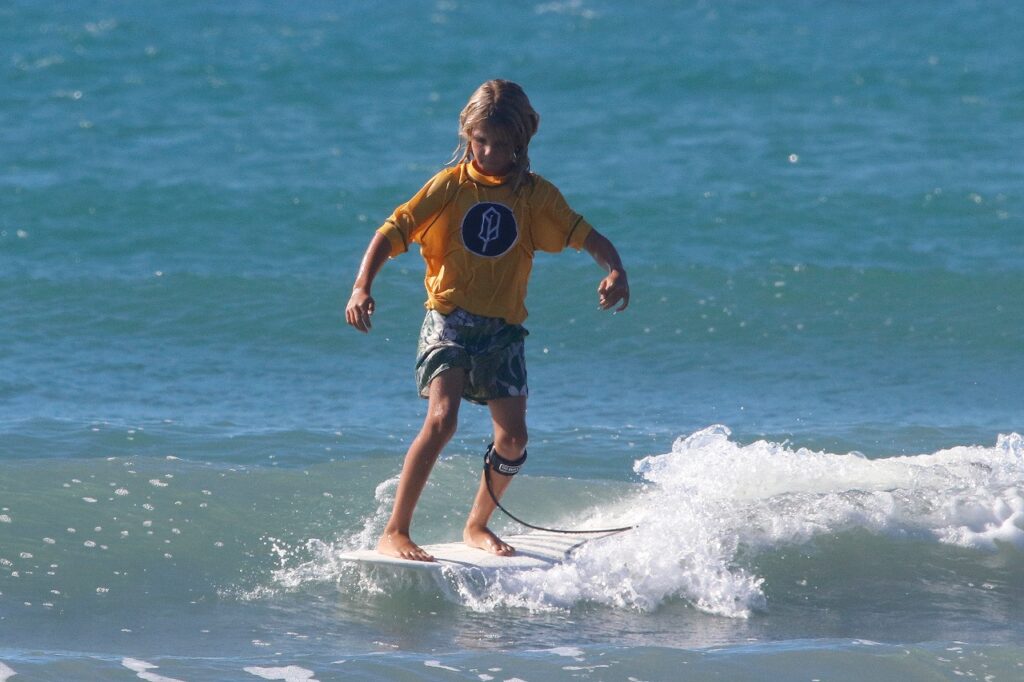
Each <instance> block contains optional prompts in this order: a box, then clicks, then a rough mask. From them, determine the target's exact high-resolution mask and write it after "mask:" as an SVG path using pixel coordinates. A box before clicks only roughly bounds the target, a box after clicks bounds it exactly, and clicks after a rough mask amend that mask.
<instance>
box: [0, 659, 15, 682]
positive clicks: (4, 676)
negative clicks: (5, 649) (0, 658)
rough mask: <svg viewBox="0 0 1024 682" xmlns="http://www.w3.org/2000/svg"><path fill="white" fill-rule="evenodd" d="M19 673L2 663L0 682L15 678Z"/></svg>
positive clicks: (0, 664) (0, 666)
mask: <svg viewBox="0 0 1024 682" xmlns="http://www.w3.org/2000/svg"><path fill="white" fill-rule="evenodd" d="M17 674H18V673H16V672H14V670H12V669H11V668H9V667H7V665H5V664H3V663H0V682H6V681H7V680H8V679H9V678H11V677H14V676H15V675H17Z"/></svg>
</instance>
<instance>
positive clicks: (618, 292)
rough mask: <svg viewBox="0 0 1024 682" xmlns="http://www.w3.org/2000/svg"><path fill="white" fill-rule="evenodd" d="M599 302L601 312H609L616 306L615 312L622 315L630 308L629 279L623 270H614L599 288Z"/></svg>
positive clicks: (602, 281)
mask: <svg viewBox="0 0 1024 682" xmlns="http://www.w3.org/2000/svg"><path fill="white" fill-rule="evenodd" d="M597 302H598V305H599V306H600V307H601V310H609V309H610V308H613V307H614V306H615V304H617V303H618V304H619V307H618V308H615V312H617V313H621V312H622V311H623V310H625V309H626V308H627V307H628V306H629V279H628V278H627V277H626V273H625V271H623V270H612V271H611V272H610V273H609V274H608V276H607V277H605V278H604V279H602V280H601V283H600V284H599V285H598V286H597Z"/></svg>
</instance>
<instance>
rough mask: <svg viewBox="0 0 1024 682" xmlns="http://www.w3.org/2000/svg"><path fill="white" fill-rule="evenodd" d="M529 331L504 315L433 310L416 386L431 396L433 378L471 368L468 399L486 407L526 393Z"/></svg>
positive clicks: (423, 338) (423, 341)
mask: <svg viewBox="0 0 1024 682" xmlns="http://www.w3.org/2000/svg"><path fill="white" fill-rule="evenodd" d="M527 334H529V332H528V331H526V328H525V327H523V326H522V325H518V324H509V323H507V322H505V320H503V319H501V318H499V317H483V316H482V315H474V314H473V313H468V312H466V311H465V310H462V309H461V308H456V309H455V310H453V311H452V312H451V313H449V314H448V315H443V314H441V313H439V312H437V311H436V310H428V311H427V316H426V317H425V318H424V320H423V327H422V328H421V329H420V340H419V344H418V346H417V350H416V385H417V387H418V388H419V392H420V396H421V397H423V398H426V397H427V396H428V394H429V390H430V382H431V381H433V380H434V379H435V378H436V377H437V375H439V374H440V373H441V372H444V371H445V370H448V369H452V368H456V367H457V368H461V369H464V370H466V388H465V390H464V391H463V394H462V397H464V398H465V399H466V400H469V401H471V402H474V403H478V404H480V405H484V404H486V403H487V401H488V400H494V399H495V398H508V397H511V396H526V395H528V394H529V390H528V388H527V386H526V349H525V343H524V339H525V338H526V336H527Z"/></svg>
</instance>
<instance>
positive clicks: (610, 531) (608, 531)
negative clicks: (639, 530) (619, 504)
mask: <svg viewBox="0 0 1024 682" xmlns="http://www.w3.org/2000/svg"><path fill="white" fill-rule="evenodd" d="M484 481H485V482H486V484H487V492H488V493H489V494H490V496H491V501H493V502H494V504H495V506H496V507H498V509H500V510H501V511H503V512H504V513H505V516H507V517H509V518H510V519H512V520H513V521H515V522H516V523H518V524H520V525H523V526H526V527H527V528H532V529H533V530H543V531H546V532H548V533H564V534H566V535H598V534H601V533H604V534H607V535H613V534H615V533H625V532H626V531H628V530H633V529H634V528H636V526H622V527H621V528H601V529H598V530H568V529H563V528H546V527H544V526H535V525H534V524H532V523H527V522H526V521H523V520H522V519H521V518H519V517H518V516H516V515H515V514H513V513H512V512H510V511H509V510H508V509H505V507H503V506H501V502H499V501H498V496H497V495H495V494H494V488H493V487H492V486H491V467H490V466H489V465H487V464H484Z"/></svg>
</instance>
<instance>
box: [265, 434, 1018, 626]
mask: <svg viewBox="0 0 1024 682" xmlns="http://www.w3.org/2000/svg"><path fill="white" fill-rule="evenodd" d="M730 436H731V434H730V432H729V429H727V428H726V427H724V426H712V427H709V428H707V429H704V430H702V431H698V432H697V433H694V434H692V435H691V436H689V437H685V438H680V439H678V440H676V442H675V443H674V444H673V446H672V449H671V451H670V452H668V453H666V454H662V455H654V456H650V457H645V458H643V459H641V460H639V461H637V462H636V464H635V466H634V470H635V472H636V473H637V474H638V475H639V476H640V477H641V479H642V483H640V484H638V486H637V487H636V489H635V491H634V492H632V493H630V494H629V495H628V496H627V497H626V498H624V499H622V500H619V501H618V502H614V503H606V504H604V505H602V506H601V508H600V509H599V510H596V511H594V513H592V514H591V515H590V516H589V517H588V518H586V519H584V524H583V525H584V526H586V525H590V527H601V526H607V525H633V524H636V525H637V528H636V529H635V530H633V531H631V532H628V533H622V534H619V535H615V536H611V537H608V538H602V539H599V540H594V541H591V542H589V543H587V544H586V545H584V546H583V547H582V548H580V549H579V550H578V551H577V552H575V553H574V554H573V557H572V558H571V559H570V560H569V561H567V562H566V563H563V564H560V565H557V566H554V567H551V568H548V569H537V570H533V571H521V572H508V573H501V572H499V573H498V574H496V575H494V576H491V577H489V578H488V579H487V580H486V581H484V582H483V583H481V581H480V579H479V576H476V575H473V574H471V573H469V572H466V573H460V572H458V571H453V572H451V573H449V574H447V576H446V579H447V580H449V581H450V583H451V584H450V585H448V586H447V587H450V588H451V589H450V590H448V591H447V592H446V593H450V594H451V595H453V596H454V598H456V599H458V600H459V601H461V602H462V603H463V604H464V605H466V606H467V607H469V608H471V609H474V610H478V611H490V610H493V609H496V608H508V607H513V608H526V609H531V610H561V609H568V608H571V607H572V606H574V605H576V604H579V603H583V602H592V603H598V604H604V605H607V606H611V607H616V608H628V609H637V610H641V611H650V610H653V609H656V608H658V607H659V606H661V605H662V604H664V603H665V602H666V601H667V600H669V599H676V598H682V599H685V600H686V601H688V602H690V603H692V604H693V605H694V606H696V607H697V608H699V609H701V610H703V611H705V612H708V613H712V614H719V615H723V616H728V617H737V618H744V617H748V616H749V615H750V614H751V613H753V612H755V611H758V610H761V609H764V608H765V607H766V600H765V596H764V592H763V590H762V584H763V578H761V577H760V576H758V575H756V574H755V573H754V572H753V569H751V568H749V566H750V565H751V562H750V561H749V560H745V557H749V556H750V555H751V554H756V552H758V551H761V550H765V549H773V548H777V547H779V546H780V545H788V544H800V543H805V542H808V541H810V540H811V539H813V538H815V537H818V536H821V535H825V536H830V535H834V534H836V533H842V532H845V531H849V530H854V529H864V530H867V531H869V532H872V533H878V534H888V535H891V536H893V537H906V536H910V537H915V538H919V539H921V538H923V539H932V540H934V541H937V542H942V543H949V544H955V545H958V546H962V547H967V548H972V549H976V550H981V551H1019V550H1022V549H1024V492H1022V491H1024V439H1022V438H1021V436H1019V435H1017V434H1010V435H1007V436H1000V437H999V439H998V441H997V443H996V445H995V447H982V446H962V447H956V448H951V449H948V450H943V451H939V452H936V453H932V454H922V455H916V456H904V457H884V458H878V459H867V458H865V457H863V456H861V455H858V454H833V453H827V452H816V451H811V450H807V449H803V448H801V449H794V448H791V447H788V446H786V445H785V444H779V443H771V442H767V441H758V442H754V443H750V444H746V445H743V444H740V443H736V442H734V441H732V440H731V438H730ZM393 483H394V480H393V479H391V480H389V481H386V482H385V483H384V484H382V485H381V486H380V488H378V491H377V492H378V501H379V502H381V503H382V504H381V508H384V507H385V505H384V504H383V503H384V502H385V501H386V499H387V498H389V497H390V496H391V494H392V487H393ZM379 516H380V514H375V515H374V517H373V518H372V519H369V520H368V521H367V524H366V528H364V529H363V532H361V533H360V534H359V535H358V537H357V538H355V540H357V541H359V542H364V541H366V540H367V538H368V537H369V536H370V535H371V534H373V533H372V531H373V530H376V526H377V524H378V523H379V521H380V519H379V518H378V517H379ZM574 525H577V526H578V525H580V524H578V523H576V524H574ZM352 542H353V538H350V539H349V540H347V541H342V542H340V543H337V544H331V543H322V542H320V541H311V542H310V543H309V544H307V546H306V548H305V551H306V552H308V554H307V556H308V555H309V554H312V555H313V557H314V558H313V560H311V561H307V562H305V563H303V564H301V565H299V566H295V567H291V568H289V569H288V570H282V571H280V572H279V573H278V574H277V578H278V580H279V583H281V584H285V585H286V586H296V585H298V584H301V583H303V582H306V581H307V580H325V579H332V578H333V579H339V576H344V569H343V568H342V567H341V566H340V565H339V562H336V561H334V560H333V559H332V557H333V556H335V555H336V553H337V552H338V551H340V550H344V549H346V548H347V547H348V545H350V544H351V543H352ZM627 557H628V560H625V561H624V558H627ZM348 577H349V576H345V578H344V579H346V580H347V579H348ZM357 580H359V581H360V582H359V585H358V587H359V589H362V590H366V591H370V592H374V591H378V592H387V591H388V590H387V586H386V585H374V584H373V583H372V581H370V580H369V579H368V578H367V577H366V576H362V575H361V576H359V577H358V578H357Z"/></svg>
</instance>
